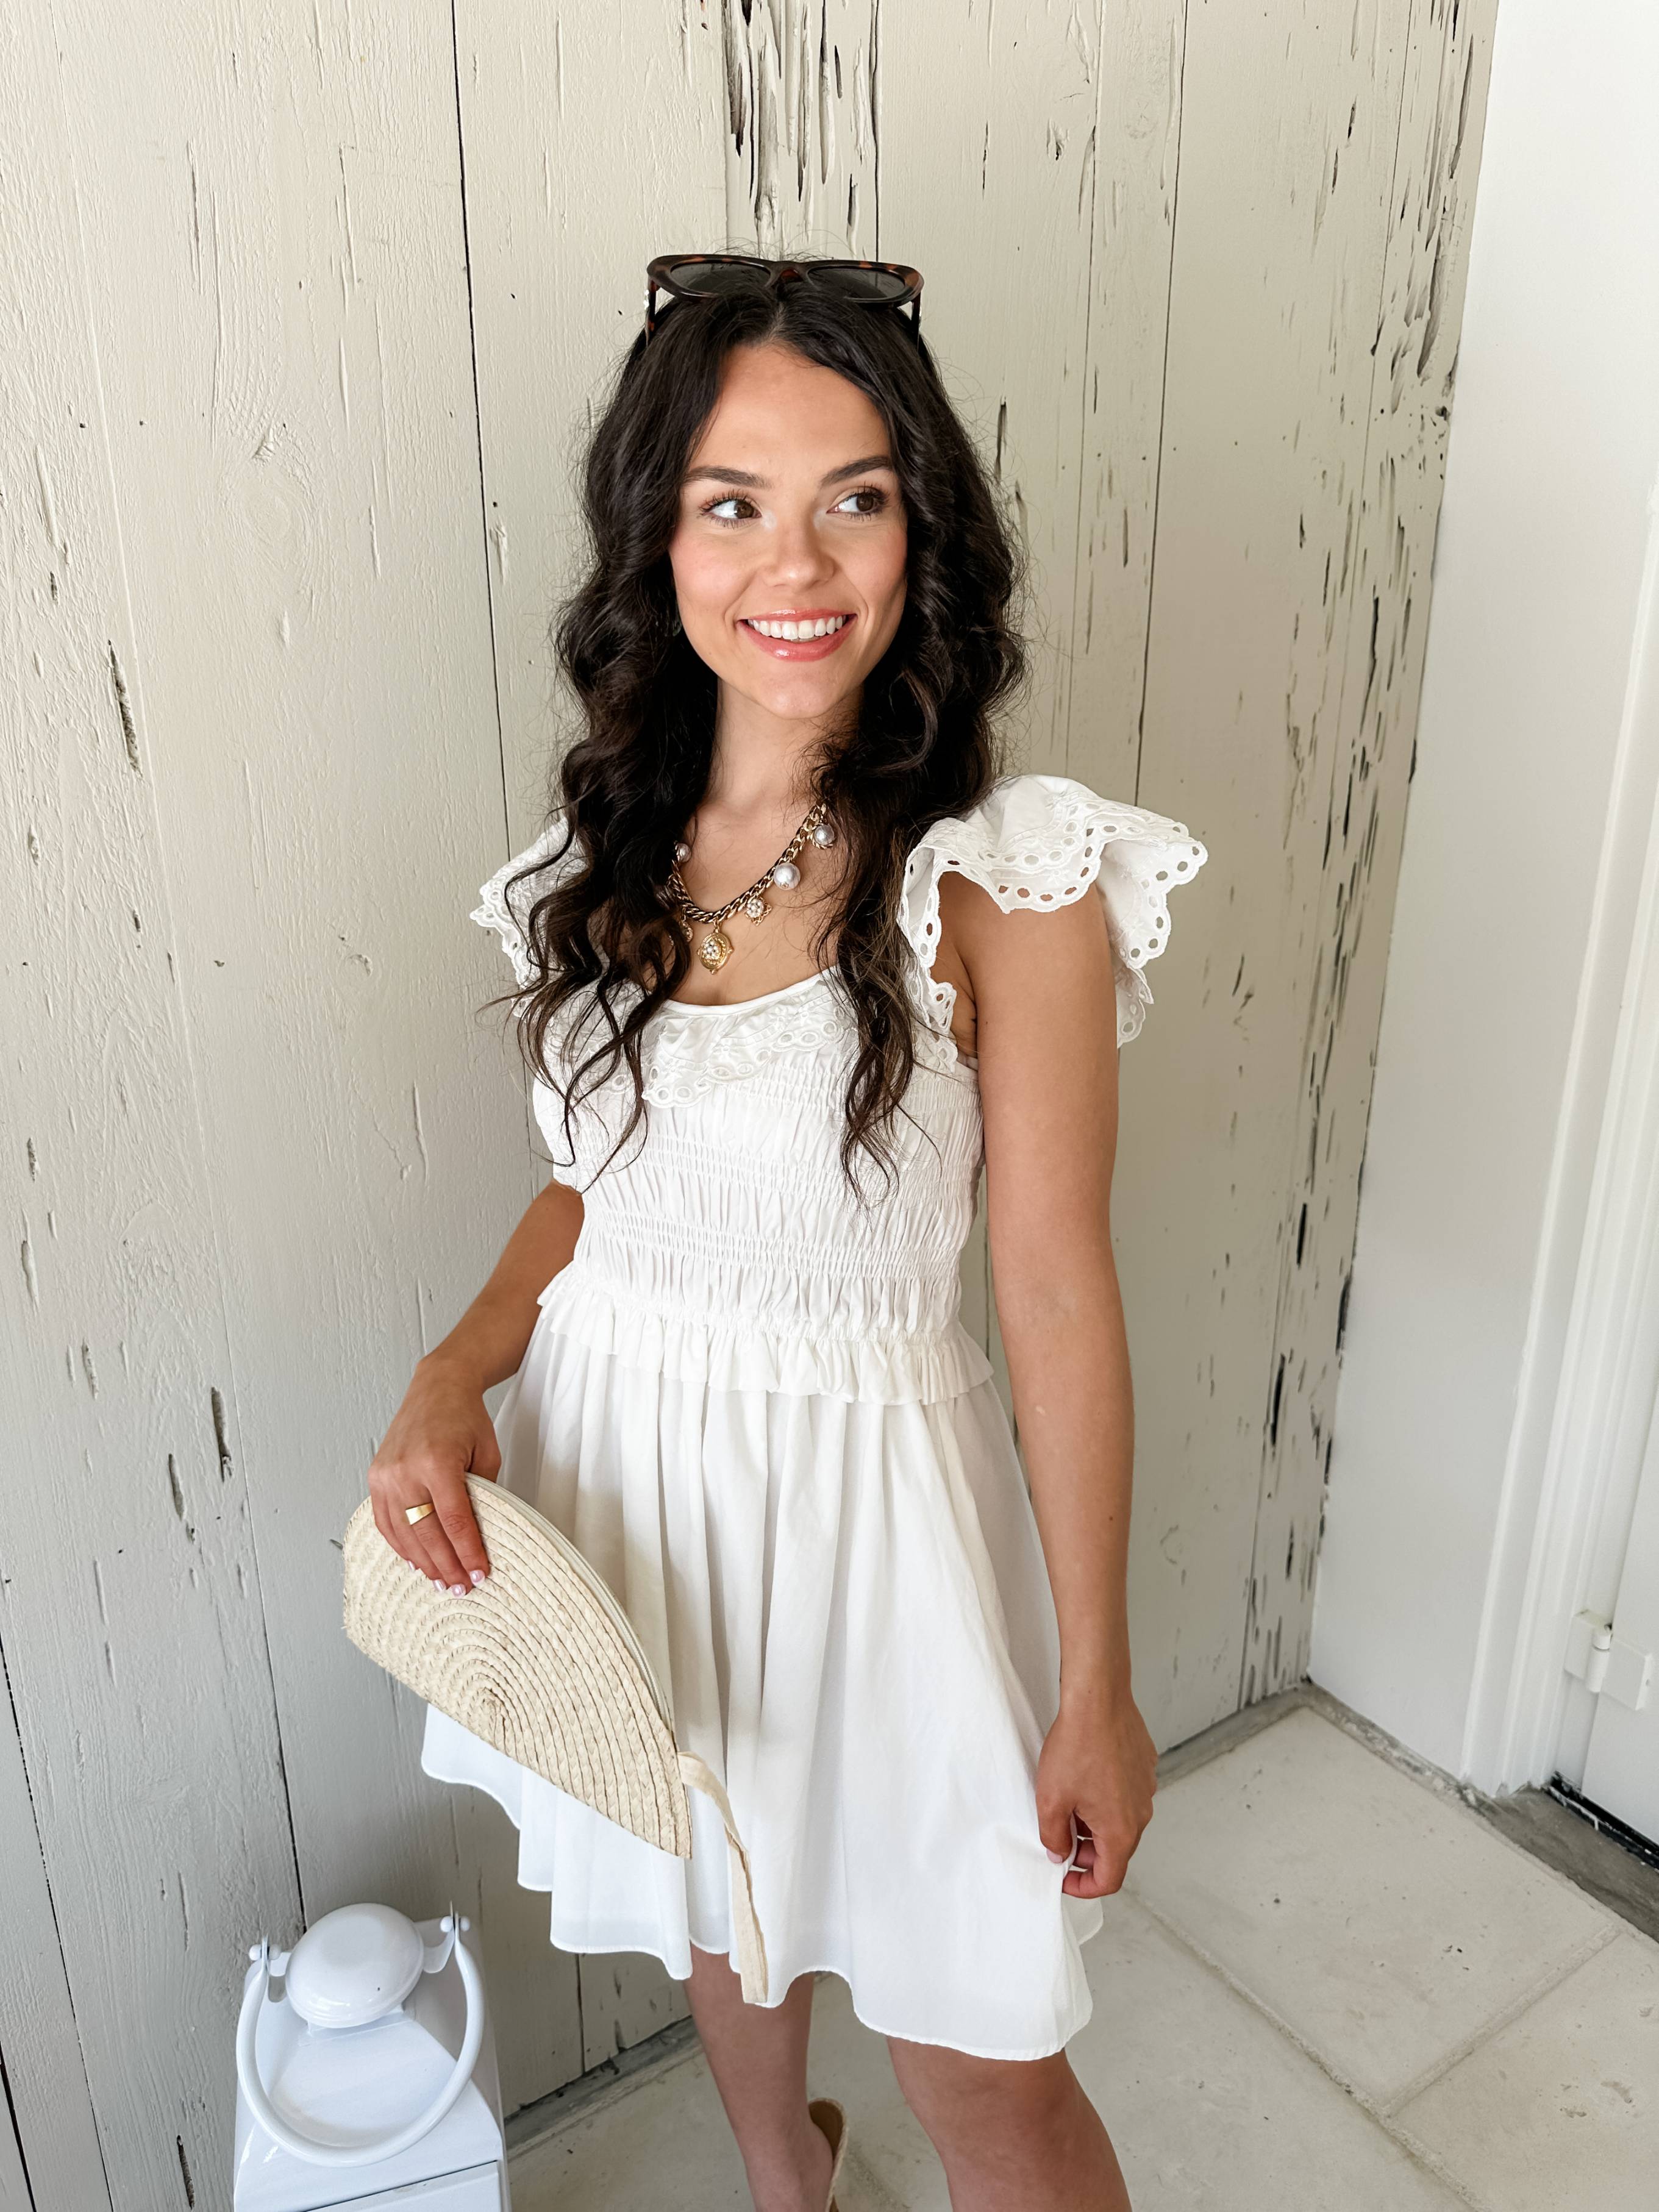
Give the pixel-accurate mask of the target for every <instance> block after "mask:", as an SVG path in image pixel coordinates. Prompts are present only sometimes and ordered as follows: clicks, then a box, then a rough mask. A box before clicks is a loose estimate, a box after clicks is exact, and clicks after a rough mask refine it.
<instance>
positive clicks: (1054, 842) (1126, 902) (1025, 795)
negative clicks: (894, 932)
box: [900, 774, 1209, 1043]
mask: <svg viewBox="0 0 1659 2212" xmlns="http://www.w3.org/2000/svg"><path fill="white" fill-rule="evenodd" d="M1208 857H1209V855H1208V853H1207V850H1206V848H1205V846H1204V845H1203V844H1202V843H1200V841H1199V840H1198V839H1197V838H1196V837H1194V836H1193V835H1192V833H1191V831H1190V830H1189V829H1188V827H1187V825H1186V823H1184V822H1180V821H1177V820H1176V818H1175V817H1173V816H1171V815H1167V814H1159V813H1157V812H1155V811H1153V810H1152V808H1151V807H1146V806H1139V805H1134V804H1133V803H1132V802H1131V801H1129V800H1127V799H1109V798H1107V797H1106V796H1104V795H1103V793H1100V792H1098V791H1096V790H1094V789H1093V788H1092V787H1091V786H1090V785H1088V784H1086V783H1083V782H1080V781H1079V780H1078V779H1077V778H1076V777H1075V776H1069V775H1037V774H1020V775H1004V776H1000V777H999V778H998V780H997V781H996V782H995V783H994V785H993V786H992V787H991V788H990V790H989V791H987V793H986V794H985V796H984V797H983V798H982V799H980V800H979V801H978V802H977V804H976V805H973V806H971V807H969V808H968V809H966V810H965V811H963V813H961V814H959V815H948V816H945V817H942V818H941V819H940V820H939V821H937V822H934V823H931V824H930V825H929V827H928V828H927V829H926V830H925V831H924V832H923V833H922V835H921V836H920V837H919V838H918V839H917V841H916V842H915V847H914V848H913V849H912V851H911V853H910V854H909V856H908V860H907V861H906V864H905V871H904V880H903V887H902V893H901V897H900V919H901V922H902V927H903V928H904V931H905V933H906V935H907V936H908V938H909V939H910V941H911V943H912V945H914V946H915V950H916V952H917V955H918V957H919V958H920V960H921V964H922V967H923V968H924V969H925V970H926V971H927V975H928V976H929V977H930V979H931V976H932V973H933V956H934V954H935V952H936V951H937V950H938V946H939V881H940V878H942V877H943V876H944V875H945V872H947V871H954V872H957V873H958V874H960V875H963V876H965V877H967V878H969V880H970V881H972V882H974V883H975V884H978V885H979V886H980V887H981V890H986V891H987V892H988V893H989V894H990V896H992V897H993V898H994V900H995V901H996V902H997V904H998V905H999V906H1000V908H1002V910H1003V912H1004V913H1005V914H1006V913H1012V912H1013V911H1014V910H1015V909H1016V908H1021V907H1026V908H1038V909H1042V908H1054V907H1060V906H1066V905H1069V904H1070V903H1071V902H1073V900H1075V899H1079V898H1081V897H1082V896H1083V895H1084V893H1085V891H1087V890H1090V889H1091V887H1093V888H1095V889H1097V890H1098V892H1099V894H1100V896H1101V897H1102V899H1103V901H1104V902H1105V907H1106V915H1107V922H1108V928H1109V935H1110V938H1111V940H1112V953H1113V965H1114V969H1115V978H1116V983H1117V1000H1118V1038H1119V1042H1121V1043H1127V1042H1128V1040H1129V1039H1130V1038H1131V1037H1133V1036H1136V1035H1137V1034H1138V1033H1139V1029H1140V1025H1141V1023H1142V1021H1143V1020H1144V1019H1145V1017H1146V1008H1147V1007H1148V1006H1150V1005H1151V1004H1152V992H1151V990H1150V989H1149V988H1148V987H1147V984H1146V975H1145V973H1144V970H1145V968H1146V963H1147V961H1149V960H1151V959H1154V958H1155V957H1157V956H1158V953H1160V952H1161V951H1163V950H1164V945H1166V944H1167V943H1168V941H1169V929H1170V909H1169V894H1170V891H1171V890H1174V889H1175V888H1176V886H1177V885H1178V884H1182V883H1188V882H1190V881H1191V879H1192V878H1193V877H1194V876H1195V875H1196V874H1197V873H1198V871H1199V870H1200V868H1201V867H1202V866H1203V865H1204V863H1205V861H1206V860H1207V859H1208ZM948 995H953V994H948ZM948 995H947V994H945V992H943V991H938V990H936V991H935V993H934V994H933V1005H934V1006H935V1008H936V1009H937V1008H938V1007H939V1006H945V1007H946V1008H947V1011H948ZM935 1018H937V1014H936V1016H935Z"/></svg>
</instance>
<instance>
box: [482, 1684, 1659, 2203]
mask: <svg viewBox="0 0 1659 2212" xmlns="http://www.w3.org/2000/svg"><path fill="white" fill-rule="evenodd" d="M1085 1957H1086V1958H1087V1960H1088V1962H1089V1972H1090V1980H1091V1985H1092V1987H1093V1989H1094V1992H1095V2014H1094V2017H1093V2019H1092V2020H1091V2021H1090V2023H1089V2025H1088V2027H1085V2029H1084V2030H1083V2031H1082V2033H1080V2034H1079V2035H1078V2036H1077V2037H1075V2038H1074V2039H1073V2042H1072V2044H1071V2045H1070V2046H1069V2049H1070V2053H1071V2057H1072V2062H1073V2065H1074V2066H1075V2068H1076V2069H1077V2071H1078V2073H1079V2076H1080V2077H1081V2079H1082V2081H1084V2083H1085V2087H1087V2088H1088V2090H1089V2093H1090V2094H1091V2097H1092V2098H1093V2099H1094V2100H1095V2103H1096V2104H1097V2106H1098V2107H1099V2109H1100V2111H1101V2112H1102V2113H1103V2116H1104V2118H1105V2119H1106V2122H1107V2124H1108V2125H1109V2128H1110V2129H1111V2130H1112V2135H1113V2138H1114V2140H1115V2142H1116V2144H1117V2148H1118V2154H1119V2156H1120V2158H1121V2160H1122V2162H1123V2166H1124V2171H1125V2172H1126V2173H1127V2177H1128V2180H1129V2185H1130V2190H1131V2193H1132V2195H1133V2199H1134V2203H1135V2206H1136V2212H1200V2208H1203V2209H1204V2212H1207V2209H1208V2208H1214V2212H1269V2208H1271V2212H1449V2208H1452V2207H1455V2206H1459V2205H1462V2206H1474V2207H1478V2208H1480V2212H1580V2208H1583V2212H1592V2208H1594V2212H1655V2208H1656V2207H1659V1944H1655V1943H1654V1942H1650V1940H1649V1939H1648V1938H1647V1937H1646V1936H1644V1935H1642V1934H1640V1933H1639V1932H1638V1931H1637V1930H1636V1929H1633V1928H1632V1927H1631V1926H1630V1925H1629V1924H1628V1923H1627V1922H1626V1921H1625V1920H1622V1919H1620V1918H1618V1917H1614V1915H1613V1914H1612V1913H1610V1912H1609V1911H1607V1910H1606V1909H1605V1908H1604V1907H1603V1906H1602V1905H1600V1904H1598V1903H1596V1902H1595V1900H1593V1899H1591V1898H1589V1897H1588V1896H1586V1895H1585V1894H1584V1893H1583V1892H1582V1891H1580V1890H1578V1889H1577V1888H1575V1887H1572V1886H1571V1884H1570V1883H1569V1882H1568V1881H1565V1879H1564V1878H1563V1877H1562V1876H1561V1875H1558V1874H1556V1873H1554V1872H1553V1871H1552V1870H1551V1869H1549V1868H1547V1867H1546V1866H1543V1865H1541V1864H1540V1863H1538V1861H1536V1860H1535V1859H1534V1858H1532V1857H1528V1856H1527V1855H1526V1854H1525V1853H1523V1852H1522V1851H1521V1850H1518V1849H1517V1848H1516V1846H1515V1845H1514V1844H1511V1843H1510V1842H1509V1841H1508V1840H1506V1838H1504V1837H1503V1836H1502V1835H1500V1834H1498V1833H1497V1832H1494V1830H1493V1829H1492V1827H1491V1826H1488V1825H1487V1824H1486V1823H1485V1822H1484V1821H1482V1820H1480V1819H1478V1818H1477V1817H1476V1816H1475V1814H1474V1813H1472V1812H1470V1811H1469V1810H1468V1809H1467V1808H1465V1807H1464V1806H1462V1804H1460V1803H1458V1802H1456V1801H1455V1799H1452V1798H1450V1797H1449V1796H1447V1795H1446V1794H1445V1793H1444V1792H1443V1791H1440V1790H1434V1789H1431V1788H1430V1787H1428V1786H1426V1785H1425V1784H1423V1783H1421V1782H1419V1781H1418V1780H1416V1779H1414V1778H1413V1777H1412V1776H1411V1775H1409V1774H1408V1773H1406V1772H1403V1771H1401V1769H1400V1768H1399V1767H1398V1766H1396V1765H1393V1764H1391V1763H1390V1762H1389V1761H1388V1760H1386V1759H1383V1758H1380V1757H1378V1756H1377V1755H1376V1753H1374V1752H1372V1751H1370V1749H1368V1748H1366V1747H1364V1745H1363V1744H1362V1743H1360V1742H1358V1741H1356V1740H1355V1738H1354V1736H1353V1735H1352V1734H1350V1733H1348V1732H1346V1731H1345V1730H1344V1729H1342V1728H1340V1727H1338V1726H1336V1725H1334V1723H1332V1722H1331V1721H1330V1720H1329V1719H1328V1718H1326V1717H1324V1716H1323V1715H1322V1714H1321V1713H1320V1712H1318V1711H1315V1710H1311V1709H1310V1708H1309V1707H1307V1706H1300V1707H1297V1708H1293V1709H1292V1710H1291V1711H1287V1712H1286V1713H1285V1715H1284V1717H1282V1718H1279V1719H1278V1720H1276V1721H1275V1722H1273V1724H1272V1725H1271V1726H1269V1727H1267V1728H1266V1729H1263V1730H1261V1733H1259V1734H1256V1735H1252V1736H1250V1737H1249V1739H1248V1740H1247V1741H1243V1742H1240V1743H1238V1744H1237V1745H1236V1746H1235V1747H1233V1748H1231V1749H1230V1750H1227V1751H1225V1752H1224V1753H1222V1754H1221V1755H1219V1756H1218V1757H1216V1758H1214V1759H1212V1760H1211V1761H1210V1762H1209V1763H1208V1764H1206V1765H1200V1766H1198V1767H1196V1768H1195V1769H1190V1770H1188V1771H1182V1772H1180V1773H1179V1775H1178V1777H1177V1778H1176V1779H1175V1780H1173V1781H1171V1782H1170V1783H1169V1784H1166V1785H1165V1786H1164V1787H1162V1788H1161V1789H1160V1790H1159V1792H1158V1812H1157V1817H1156V1819H1155V1820H1154V1821H1153V1823H1152V1827H1151V1828H1150V1829H1149V1830H1148V1831H1147V1833H1146V1838H1145V1840H1144V1841H1143V1843H1142V1844H1141V1847H1140V1850H1139V1853H1138V1854H1137V1857H1136V1858H1135V1862H1134V1865H1133V1869H1132V1871H1131V1875H1130V1881H1129V1883H1128V1886H1127V1889H1126V1891H1125V1892H1124V1893H1123V1895H1122V1896H1121V1898H1119V1899H1116V1900H1114V1901H1113V1902H1111V1903H1110V1904H1109V1906H1108V1912H1107V1920H1106V1925H1105V1927H1104V1928H1103V1929H1102V1931H1101V1933H1100V1935H1099V1936H1097V1937H1095V1938H1094V1940H1093V1941H1092V1942H1091V1943H1090V1944H1089V1946H1088V1948H1087V1950H1086V1952H1085ZM671 2033H672V2034H679V2033H681V2032H680V2031H671ZM811 2087H812V2089H813V2092H814V2093H829V2094H830V2095H833V2096H838V2097H839V2098H840V2099H841V2100H842V2102H843V2103H844V2104H845V2105H846V2106H848V2112H849V2114H850V2118H851V2127H852V2148H851V2150H850V2152H849V2156H848V2172H847V2175H846V2179H844V2182H843V2185H842V2188H841V2190H840V2191H839V2204H840V2208H841V2212H947V2207H948V2198H947V2197H946V2194H945V2184H944V2179H943V2176H942V2174H941V2172H940V2170H939V2164H938V2161H937V2160H936V2159H935V2158H934V2156H933V2151H932V2149H931V2148H930V2146H929V2145H928V2143H927V2139H926V2137H925V2136H923V2135H922V2133H921V2130H920V2129H919V2128H918V2127H917V2125H916V2124H915V2121H914V2120H913V2119H912V2118H910V2115H909V2113H908V2110H907V2109H906V2107H905V2106H904V2104H903V2101H902V2099H901V2098H900V2096H899V2094H898V2091H897V2088H896V2085H895V2083H894V2080H893V2075H892V2069H891V2068H890V2064H889V2063H888V2057H887V2049H886V2045H885V2044H884V2042H883V2041H882V2039H880V2037H878V2036H876V2035H872V2034H871V2033H869V2032H868V2031H867V2030H866V2029H865V2028H863V2027H860V2024H859V2022H858V2021H856V2020H855V2019H854V2015H853V2011H852V2008H851V2005H850V2002H849V2001H848V1992H847V1990H846V1987H845V1985H844V1984H842V1983H841V1982H840V1981H838V1980H836V1978H833V1977H825V1978H823V1980H821V1981H820V1983H819V1984H818V1989H817V1997H816V2000H815V2005H814V2014H813V2030H812V2053H811ZM748 2203H749V2197H748V2194H747V2191H745V2189H744V2182H743V2172H742V2166H741V2164H740V2162H739V2160H738V2154H737V2151H736V2148H735V2147H734V2146H733V2144H732V2139H731V2136H730V2133H729V2130H727V2128H726V2122H725V2118H724V2115H723V2114H722V2112H721V2110H720V2100H719V2098H718V2096H717V2095H716V2093H715V2091H714V2085H713V2083H712V2082H711V2081H710V2080H709V2077H708V2069H707V2068H706V2067H705V2065H704V2064H703V2062H702V2057H701V2055H700V2053H699V2052H698V2050H697V2047H696V2043H695V2040H694V2039H690V2037H689V2036H684V2038H683V2039H682V2040H681V2042H680V2044H679V2045H678V2051H674V2050H671V2051H670V2052H669V2053H668V2055H667V2057H666V2059H665V2062H664V2063H657V2064H653V2065H647V2067H646V2068H645V2069H642V2070H641V2072H640V2073H639V2074H637V2075H634V2076H633V2077H632V2078H630V2079H629V2080H625V2081H621V2082H619V2083H617V2085H616V2086H615V2087H613V2088H611V2089H610V2090H609V2091H607V2092H606V2093H605V2094H604V2095H602V2096H601V2097H599V2098H597V2099H595V2100H592V2101H591V2102H589V2103H587V2104H586V2106H583V2107H581V2108H580V2109H578V2110H577V2111H575V2112H573V2114H572V2115H571V2117H570V2118H568V2120H567V2121H566V2122H564V2124H562V2125H561V2126H560V2127H558V2128H557V2129H556V2130H555V2131H554V2132H552V2133H550V2134H548V2135H545V2136H542V2137H541V2138H540V2139H539V2140H538V2141H536V2142H532V2143H531V2144H529V2145H527V2146H526V2148H525V2149H523V2150H522V2151H521V2152H520V2153H519V2154H518V2155H517V2156H516V2157H515V2160H514V2162H513V2207H514V2212H601V2208H603V2212H622V2208H629V2209H630V2212H631V2208H634V2207H636V2206H637V2207H645V2206H647V2205H651V2206H654V2205H659V2204H663V2205H667V2204H671V2205H672V2206H674V2207H675V2212H705V2208H708V2212H713V2208H714V2207H721V2208H726V2207H733V2208H744V2207H747V2205H748Z"/></svg>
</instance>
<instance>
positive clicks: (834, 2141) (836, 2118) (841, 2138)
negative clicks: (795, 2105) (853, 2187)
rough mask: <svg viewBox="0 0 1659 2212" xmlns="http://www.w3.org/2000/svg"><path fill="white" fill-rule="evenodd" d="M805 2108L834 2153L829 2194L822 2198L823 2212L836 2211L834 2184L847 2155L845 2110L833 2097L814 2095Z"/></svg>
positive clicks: (837, 2179)
mask: <svg viewBox="0 0 1659 2212" xmlns="http://www.w3.org/2000/svg"><path fill="white" fill-rule="evenodd" d="M806 2110H807V2112H808V2113H809V2115H810V2116H811V2122H812V2124H813V2126H814V2127H815V2128H816V2129H817V2131H818V2133H819V2134H820V2135H821V2136H823V2138H824V2140H825V2142H827V2143H828V2144H829V2148H830V2149H831V2150H832V2151H833V2152H834V2154H835V2159H836V2162H835V2164H834V2165H833V2166H831V2167H830V2169H829V2196H828V2197H826V2198H825V2199H824V2205H823V2212H836V2183H837V2182H838V2181H839V2180H840V2179H841V2166H842V2160H843V2159H844V2158H845V2157H846V2155H847V2112H846V2108H845V2106H842V2105H838V2104H837V2103H836V2100H835V2099H834V2098H833V2097H814V2098H812V2099H811V2100H810V2101H809V2102H808V2104H807V2107H806Z"/></svg>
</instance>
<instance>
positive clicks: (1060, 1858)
mask: <svg viewBox="0 0 1659 2212" xmlns="http://www.w3.org/2000/svg"><path fill="white" fill-rule="evenodd" d="M1042 1848H1043V1850H1045V1851H1048V1844H1044V1845H1043V1846H1042ZM1068 1856H1069V1854H1068V1853H1066V1852H1065V1851H1048V1857H1050V1858H1051V1859H1052V1860H1053V1862H1054V1864H1055V1865H1056V1866H1064V1865H1065V1863H1066V1858H1067V1857H1068Z"/></svg>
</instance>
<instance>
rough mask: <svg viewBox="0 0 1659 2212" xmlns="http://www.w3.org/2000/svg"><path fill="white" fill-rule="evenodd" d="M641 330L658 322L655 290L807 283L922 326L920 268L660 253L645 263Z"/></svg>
mask: <svg viewBox="0 0 1659 2212" xmlns="http://www.w3.org/2000/svg"><path fill="white" fill-rule="evenodd" d="M645 276H646V295H645V335H646V337H647V338H649V337H652V335H653V333H654V331H655V330H656V327H657V295H658V293H659V292H666V293H668V294H669V295H670V296H671V297H672V298H674V299H676V300H718V299H729V298H730V297H732V295H734V294H737V293H741V292H753V291H770V290H772V289H775V287H777V286H780V285H783V284H793V283H800V284H808V285H811V288H812V289H813V290H814V291H818V292H823V293H826V294H828V295H829V296H830V297H831V298H833V299H836V300H844V301H848V303H849V304H850V305H851V306H854V307H908V308H909V310H910V327H911V329H912V330H913V331H915V330H920V329H921V270H919V269H908V268H906V267H905V265H904V264H903V263H902V262H898V261H768V260H764V259H763V258H762V257H761V256H760V255H759V254H756V253H663V254H659V256H658V257H657V258H656V259H655V260H654V261H653V262H652V263H651V264H649V266H648V267H647V270H646V272H645Z"/></svg>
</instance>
